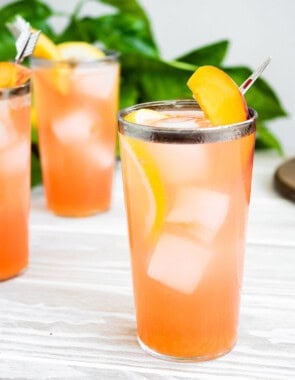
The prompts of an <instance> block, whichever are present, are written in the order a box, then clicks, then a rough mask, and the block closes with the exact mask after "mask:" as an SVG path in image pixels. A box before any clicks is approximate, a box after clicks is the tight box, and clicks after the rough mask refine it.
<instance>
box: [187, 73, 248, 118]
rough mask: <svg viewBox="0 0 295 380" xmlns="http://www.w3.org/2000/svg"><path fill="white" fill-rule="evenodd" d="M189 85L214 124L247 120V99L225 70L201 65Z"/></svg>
mask: <svg viewBox="0 0 295 380" xmlns="http://www.w3.org/2000/svg"><path fill="white" fill-rule="evenodd" d="M187 85H188V87H189V88H190V90H191V91H192V93H193V95H194V98H195V99H196V101H197V102H198V104H199V105H200V107H201V109H202V110H203V111H204V113H205V115H206V116H207V117H208V119H209V120H210V121H211V123H212V125H227V124H233V123H239V122H242V121H245V120H247V116H248V108H247V104H246V101H245V99H244V97H243V95H242V93H241V92H240V90H239V87H238V86H237V84H236V83H235V82H234V81H233V80H232V79H231V77H230V76H229V75H227V74H226V73H225V72H224V71H223V70H221V69H218V68H217V67H215V66H201V67H199V68H198V69H197V70H196V71H195V72H194V74H193V75H192V76H191V77H190V79H189V80H188V82H187Z"/></svg>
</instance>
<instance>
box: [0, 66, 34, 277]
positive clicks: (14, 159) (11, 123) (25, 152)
mask: <svg viewBox="0 0 295 380" xmlns="http://www.w3.org/2000/svg"><path fill="white" fill-rule="evenodd" d="M1 65H2V67H3V68H4V67H5V69H7V72H8V70H10V69H11V68H12V69H16V71H17V73H18V74H21V75H22V74H23V72H25V73H26V74H25V75H26V76H28V75H29V74H28V70H27V69H25V68H22V67H21V66H16V65H15V66H13V64H10V63H3V62H2V63H1ZM2 67H1V69H2ZM1 79H3V78H1ZM0 87H1V86H0ZM30 103H31V96H30V83H29V82H27V83H25V84H23V85H21V84H19V85H17V86H13V85H12V86H11V87H8V88H0V242H1V244H0V280H5V279H7V278H10V277H13V276H15V275H17V274H18V273H19V272H21V271H22V270H23V269H24V268H26V266H27V265H28V256H29V251H28V217H29V204H30V151H31V144H30Z"/></svg>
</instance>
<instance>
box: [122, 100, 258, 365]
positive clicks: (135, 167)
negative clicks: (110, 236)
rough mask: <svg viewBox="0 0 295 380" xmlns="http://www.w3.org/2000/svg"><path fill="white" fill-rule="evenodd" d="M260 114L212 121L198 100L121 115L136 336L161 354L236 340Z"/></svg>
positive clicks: (207, 352) (191, 354)
mask: <svg viewBox="0 0 295 380" xmlns="http://www.w3.org/2000/svg"><path fill="white" fill-rule="evenodd" d="M136 110H141V111H140V112H139V113H137V115H136V120H134V117H133V116H131V117H130V115H132V114H133V115H134V111H136ZM155 111H156V112H155ZM255 118H256V116H255V112H254V111H250V116H249V119H248V120H247V121H245V122H242V123H239V124H235V125H229V126H222V127H212V126H211V125H210V122H209V121H208V120H207V119H206V118H205V117H204V114H203V112H202V111H201V110H200V109H199V108H198V107H197V104H196V103H195V102H194V101H170V102H169V101H167V102H153V103H146V104H141V105H137V106H135V107H131V108H129V109H125V110H123V111H121V113H120V117H119V120H120V126H119V130H120V147H121V157H122V171H123V182H124V192H125V203H126V210H127V217H128V226H129V240H130V250H131V262H132V273H133V283H134V295H135V306H136V316H137V328H138V340H139V342H140V344H141V346H142V347H143V348H144V349H145V350H146V351H148V352H150V353H152V354H154V355H156V356H159V357H166V358H167V357H169V358H176V359H191V360H204V359H211V358H214V357H217V356H219V355H222V354H224V353H226V352H228V351H229V350H231V348H232V347H233V345H234V344H235V342H236V339H237V326H238V316H239V302H240V290H241V282H242V271H243V255H244V247H245V231H246V222H247V213H248V205H249V198H250V188H251V172H252V160H253V150H254V140H255Z"/></svg>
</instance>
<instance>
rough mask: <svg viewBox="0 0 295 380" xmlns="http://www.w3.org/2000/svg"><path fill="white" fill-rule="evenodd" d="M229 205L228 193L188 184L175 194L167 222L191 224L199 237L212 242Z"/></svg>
mask: <svg viewBox="0 0 295 380" xmlns="http://www.w3.org/2000/svg"><path fill="white" fill-rule="evenodd" d="M228 206H229V196H228V194H225V193H221V192H218V191H214V190H211V189H206V188H199V187H196V186H187V187H185V188H180V189H179V190H178V191H177V192H176V195H175V199H174V203H173V204H172V208H171V210H170V211H169V213H168V215H167V219H166V220H167V222H169V223H177V224H179V223H181V224H187V225H189V224H191V225H193V228H191V229H190V230H191V232H192V233H194V234H195V236H196V237H197V238H198V239H201V240H202V241H204V242H210V241H212V240H213V239H214V237H215V235H216V233H217V232H218V230H219V228H220V227H221V226H222V224H223V222H224V220H225V218H226V215H227V212H228Z"/></svg>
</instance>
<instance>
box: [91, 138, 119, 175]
mask: <svg viewBox="0 0 295 380" xmlns="http://www.w3.org/2000/svg"><path fill="white" fill-rule="evenodd" d="M86 149H87V152H86V154H87V155H88V156H89V161H90V162H94V164H95V165H96V166H97V167H99V168H100V169H102V170H103V169H108V168H110V167H112V165H113V164H114V160H115V153H114V149H113V148H112V147H110V146H109V145H108V144H106V143H104V142H103V141H101V142H99V141H97V140H96V141H95V140H94V141H91V143H90V144H89V145H88V146H87V148H86Z"/></svg>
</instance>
